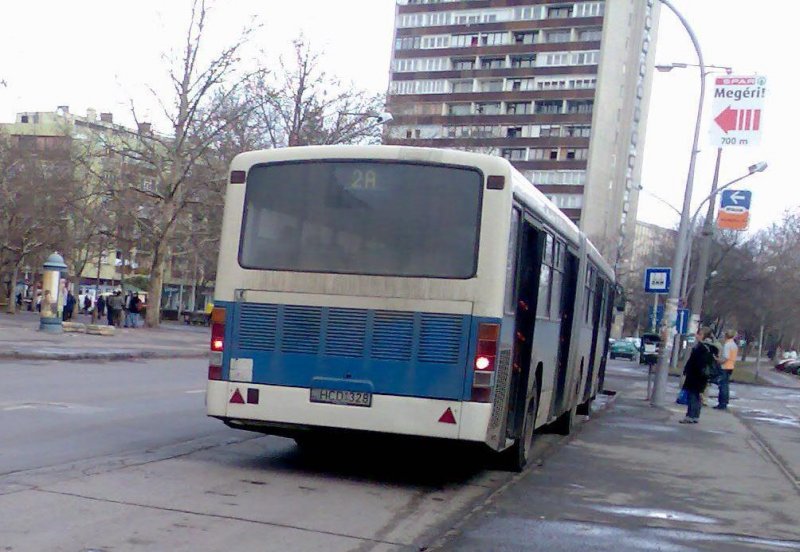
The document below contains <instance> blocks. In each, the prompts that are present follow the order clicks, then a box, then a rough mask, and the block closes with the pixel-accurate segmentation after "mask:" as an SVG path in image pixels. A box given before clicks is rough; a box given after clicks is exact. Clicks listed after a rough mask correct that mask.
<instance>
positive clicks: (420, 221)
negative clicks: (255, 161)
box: [239, 161, 483, 279]
mask: <svg viewBox="0 0 800 552" xmlns="http://www.w3.org/2000/svg"><path fill="white" fill-rule="evenodd" d="M482 189H483V176H482V175H481V173H480V172H479V171H477V170H474V169H463V168H454V167H445V166H436V165H421V164H411V163H397V162H383V163H381V162H361V161H304V162H292V163H279V164H270V165H261V166H255V167H253V168H252V169H250V171H249V172H248V176H247V191H246V195H245V209H244V218H243V222H242V235H241V241H240V249H239V263H240V264H241V266H242V267H244V268H248V269H261V270H281V271H301V272H330V273H341V274H365V275H379V276H416V277H431V278H461V279H464V278H471V277H472V276H474V275H475V271H476V267H477V252H478V233H479V220H480V208H481V193H482Z"/></svg>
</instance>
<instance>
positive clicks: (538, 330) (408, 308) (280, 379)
mask: <svg viewBox="0 0 800 552" xmlns="http://www.w3.org/2000/svg"><path fill="white" fill-rule="evenodd" d="M613 295H614V273H613V271H612V269H611V267H610V266H609V265H608V264H607V263H606V262H605V261H604V260H603V258H602V257H601V256H600V254H599V253H598V251H597V249H596V248H595V247H593V246H592V244H591V243H590V242H589V241H588V240H587V238H586V236H585V235H583V234H582V233H581V232H580V231H579V229H578V228H577V227H576V226H575V224H573V223H572V222H571V221H570V220H569V219H568V218H567V217H566V216H565V215H564V214H563V213H562V212H561V211H560V210H559V209H558V208H556V207H555V206H554V205H553V204H552V203H551V202H550V201H549V200H548V199H547V198H546V197H545V196H544V195H543V194H542V193H541V192H539V191H538V190H537V189H536V188H535V187H534V186H533V185H532V184H531V183H530V182H529V181H527V180H526V179H525V178H524V177H523V176H522V174H521V173H519V172H518V171H517V170H516V169H514V167H512V165H511V164H510V163H509V162H508V161H506V160H505V159H503V158H500V157H495V156H489V155H482V154H476V153H467V152H462V151H453V150H443V149H433V148H411V147H399V146H311V147H296V148H285V149H276V150H266V151H253V152H247V153H242V154H239V155H237V156H236V157H235V158H234V159H233V161H232V163H231V167H230V175H229V183H228V184H227V191H226V195H225V208H224V215H223V222H222V238H221V243H220V254H219V265H218V270H217V280H216V289H215V295H214V310H213V311H212V314H211V322H212V324H211V326H212V327H211V352H210V361H209V369H208V389H207V411H208V415H209V416H212V417H215V418H218V419H220V420H222V421H223V422H224V423H225V424H227V425H228V426H229V427H232V428H238V429H243V430H251V431H257V432H262V433H265V434H274V435H281V436H285V437H290V438H294V439H295V440H296V441H297V442H298V443H299V444H304V443H307V442H313V441H314V439H316V438H318V437H319V436H322V435H325V436H326V440H327V439H330V438H334V439H335V438H337V436H342V434H343V433H347V432H375V433H383V434H396V435H408V436H419V437H430V438H438V439H449V440H455V441H467V442H473V443H482V444H484V445H486V446H487V447H489V448H490V449H491V450H493V451H496V452H497V453H499V454H500V455H502V458H503V459H505V461H507V462H508V464H509V465H510V466H511V467H512V468H513V469H522V468H523V467H524V466H525V464H526V463H527V462H528V459H529V456H530V450H531V444H532V442H533V439H534V435H535V434H536V433H537V432H539V431H540V430H545V429H546V430H550V431H554V432H558V433H562V434H567V433H569V432H570V431H571V430H572V427H573V421H574V419H575V416H576V414H580V413H588V409H589V406H590V404H591V402H592V400H593V399H594V398H595V396H596V394H597V393H598V391H599V387H600V385H601V384H602V376H603V372H604V368H605V358H606V353H607V350H606V349H607V343H608V332H609V325H610V324H609V323H610V314H611V307H612V303H613ZM345 437H346V435H345Z"/></svg>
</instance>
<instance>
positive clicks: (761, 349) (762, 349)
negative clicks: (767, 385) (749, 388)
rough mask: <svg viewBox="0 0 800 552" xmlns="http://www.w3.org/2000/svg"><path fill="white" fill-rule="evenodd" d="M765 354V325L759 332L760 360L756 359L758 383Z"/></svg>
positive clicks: (762, 325)
mask: <svg viewBox="0 0 800 552" xmlns="http://www.w3.org/2000/svg"><path fill="white" fill-rule="evenodd" d="M763 352H764V324H761V329H759V331H758V358H757V359H756V381H755V383H758V374H759V372H760V371H761V355H762V353H763Z"/></svg>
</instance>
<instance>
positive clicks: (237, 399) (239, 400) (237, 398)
mask: <svg viewBox="0 0 800 552" xmlns="http://www.w3.org/2000/svg"><path fill="white" fill-rule="evenodd" d="M231 403H233V404H244V398H243V397H242V394H241V393H240V392H239V390H238V389H237V390H236V391H234V392H233V396H232V397H231Z"/></svg>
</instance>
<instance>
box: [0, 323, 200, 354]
mask: <svg viewBox="0 0 800 552" xmlns="http://www.w3.org/2000/svg"><path fill="white" fill-rule="evenodd" d="M88 321H89V318H88V317H84V316H79V317H78V318H76V319H75V322H88ZM208 340H209V330H208V328H203V327H196V326H192V327H190V326H181V325H178V324H164V325H162V327H161V328H158V329H150V328H136V329H132V328H117V329H116V330H115V333H114V335H110V336H101V335H89V334H83V333H63V334H48V333H44V332H40V331H39V317H38V316H37V315H36V314H35V313H30V312H21V313H18V314H15V315H8V314H0V359H23V360H81V359H96V360H130V359H138V358H192V357H202V356H205V355H206V354H207V353H208Z"/></svg>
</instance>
